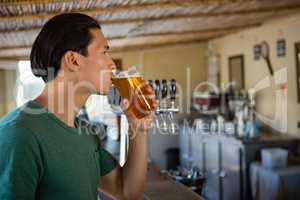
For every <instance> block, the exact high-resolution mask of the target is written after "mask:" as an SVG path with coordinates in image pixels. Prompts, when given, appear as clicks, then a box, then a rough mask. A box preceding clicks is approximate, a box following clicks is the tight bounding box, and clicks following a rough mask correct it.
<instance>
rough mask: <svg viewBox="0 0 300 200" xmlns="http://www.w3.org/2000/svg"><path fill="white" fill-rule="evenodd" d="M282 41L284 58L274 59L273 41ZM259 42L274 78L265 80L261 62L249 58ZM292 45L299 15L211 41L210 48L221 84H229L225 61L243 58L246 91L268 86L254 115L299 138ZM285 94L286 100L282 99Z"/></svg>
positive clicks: (299, 35)
mask: <svg viewBox="0 0 300 200" xmlns="http://www.w3.org/2000/svg"><path fill="white" fill-rule="evenodd" d="M282 38H283V39H285V40H286V56H285V57H277V54H276V41H277V40H278V39H282ZM261 41H267V43H268V44H269V47H270V59H271V63H272V65H273V69H274V71H275V78H272V77H270V76H269V73H268V68H267V65H266V63H265V62H264V60H262V59H260V60H259V61H255V60H254V58H253V46H254V45H255V44H257V43H260V42H261ZM296 42H300V14H297V15H292V16H288V17H286V18H282V19H274V20H272V21H269V22H267V23H265V24H264V25H262V26H261V27H257V28H252V29H248V30H245V31H242V32H239V33H236V34H232V35H228V36H226V37H222V38H219V39H215V40H212V41H210V44H211V45H212V46H213V47H214V51H215V53H218V54H220V57H221V69H220V71H221V82H223V83H228V81H229V80H228V79H229V76H228V58H229V57H230V56H233V55H239V54H243V55H244V59H245V86H246V88H247V89H248V88H251V87H254V86H257V85H260V86H263V85H268V84H269V87H267V88H265V89H262V90H260V91H259V92H258V93H257V111H258V112H259V113H260V114H261V115H263V116H265V118H266V119H267V122H268V123H269V124H270V125H271V126H273V127H274V128H277V129H279V130H280V131H283V132H287V133H289V134H293V135H296V136H300V130H299V129H298V128H297V123H298V121H300V104H299V103H297V92H296V63H295V60H296V59H295V47H294V45H295V43H296ZM270 78H271V79H270ZM285 79H286V80H285ZM274 80H275V82H274ZM260 81H262V82H260ZM259 82H260V83H259ZM258 83H259V84H258ZM282 86H286V87H287V91H284V90H281V89H280V87H282ZM285 92H286V93H285ZM286 94H287V98H285V97H284V96H285V95H286ZM286 100H287V102H285V101H286ZM286 116H287V119H285V118H286ZM268 120H269V121H268ZM284 123H286V124H284ZM284 126H285V127H284ZM285 129H286V130H285Z"/></svg>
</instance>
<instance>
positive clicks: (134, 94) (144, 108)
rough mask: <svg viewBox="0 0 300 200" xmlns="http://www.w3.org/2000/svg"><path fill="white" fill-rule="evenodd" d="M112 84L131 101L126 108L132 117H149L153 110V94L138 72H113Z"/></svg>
mask: <svg viewBox="0 0 300 200" xmlns="http://www.w3.org/2000/svg"><path fill="white" fill-rule="evenodd" d="M112 83H113V85H114V86H115V87H116V88H117V90H118V91H119V93H120V95H121V97H122V98H123V99H127V100H128V101H129V105H128V106H127V107H126V108H124V109H125V112H126V113H127V114H128V115H130V116H131V117H134V118H137V119H141V118H143V117H145V116H147V115H149V114H150V113H151V112H152V111H153V110H154V107H153V102H151V98H150V96H149V95H151V92H149V87H147V85H146V84H145V82H144V79H143V77H142V76H141V75H140V74H139V73H138V72H137V71H136V70H130V71H117V70H114V71H113V76H112Z"/></svg>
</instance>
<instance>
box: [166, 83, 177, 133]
mask: <svg viewBox="0 0 300 200" xmlns="http://www.w3.org/2000/svg"><path fill="white" fill-rule="evenodd" d="M175 100H176V81H175V79H172V80H171V82H170V106H169V107H168V117H169V121H170V122H169V132H170V133H172V134H174V133H176V131H177V127H176V123H175V119H174V113H177V112H178V108H176V106H175Z"/></svg>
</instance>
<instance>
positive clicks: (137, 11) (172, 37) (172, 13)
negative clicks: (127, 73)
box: [0, 0, 300, 59]
mask: <svg viewBox="0 0 300 200" xmlns="http://www.w3.org/2000/svg"><path fill="white" fill-rule="evenodd" d="M1 2H2V3H0V59H13V58H22V57H27V56H28V55H29V53H30V48H31V45H32V43H33V41H34V39H35V37H36V36H37V34H38V33H39V31H40V29H41V27H42V26H43V24H44V23H45V22H46V21H47V20H48V19H50V18H51V17H52V16H54V15H56V14H59V13H61V12H82V13H86V14H88V15H90V16H92V17H94V18H95V19H97V20H98V21H99V23H100V24H101V27H102V30H103V32H104V34H105V36H106V37H107V38H108V40H109V43H110V46H111V47H112V49H113V50H114V51H119V50H128V49H137V48H148V47H153V46H160V45H167V44H178V43H188V42H198V41H205V40H209V39H212V38H216V37H220V36H224V35H226V34H230V33H232V32H236V31H240V30H243V29H246V28H251V27H256V26H260V25H261V24H262V23H264V22H265V21H267V20H269V19H272V18H274V17H282V16H286V15H289V14H293V13H297V12H299V11H300V0H78V1H74V0H73V1H71V0H47V1H41V0H27V1H25V0H23V1H17V0H2V1H1Z"/></svg>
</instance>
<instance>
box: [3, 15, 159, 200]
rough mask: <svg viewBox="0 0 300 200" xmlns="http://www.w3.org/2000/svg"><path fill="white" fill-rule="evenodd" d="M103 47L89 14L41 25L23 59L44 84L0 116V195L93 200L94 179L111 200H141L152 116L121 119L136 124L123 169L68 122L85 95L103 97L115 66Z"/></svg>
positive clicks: (87, 134)
mask: <svg viewBox="0 0 300 200" xmlns="http://www.w3.org/2000/svg"><path fill="white" fill-rule="evenodd" d="M108 48H109V47H108V44H107V41H106V39H105V38H104V36H103V34H102V32H101V29H100V26H99V25H98V23H97V21H95V20H94V19H93V18H91V17H89V16H86V15H83V14H79V13H69V14H61V15H58V16H55V17H53V18H52V19H50V20H49V21H48V22H47V23H46V24H45V25H44V27H43V28H42V30H41V32H40V33H39V35H38V37H37V38H36V40H35V42H34V44H33V47H32V51H31V55H30V59H31V67H32V71H33V73H34V75H36V76H38V77H42V78H43V80H44V81H45V82H46V86H45V88H44V90H43V92H42V93H41V95H40V96H38V97H37V98H36V99H35V100H33V101H29V102H28V103H26V104H25V105H24V106H23V107H21V108H18V109H16V110H14V111H13V112H11V113H9V114H7V115H6V116H5V117H3V118H2V119H1V121H0V199H1V200H12V199H22V200H27V199H28V200H29V199H41V200H48V199H49V200H54V199H55V200H59V199H61V200H69V199H70V200H71V199H72V200H76V199H78V200H90V199H94V200H95V199H96V198H97V187H98V186H99V184H100V188H101V190H102V191H103V192H105V193H106V194H108V195H109V196H111V197H112V198H113V199H129V200H135V199H140V197H141V196H142V193H143V186H144V182H145V176H146V171H147V134H146V132H147V126H148V125H149V123H150V122H151V119H152V117H151V114H150V113H149V115H148V116H147V117H145V118H143V119H140V120H137V119H133V118H130V117H128V121H129V122H130V125H131V126H130V127H138V128H132V129H130V131H129V133H130V134H132V135H134V137H132V139H131V140H130V148H129V152H128V159H127V162H126V164H125V165H124V166H123V167H122V168H121V167H120V166H119V165H118V164H117V162H116V160H114V159H113V157H112V156H111V155H110V154H109V153H108V152H106V151H105V150H104V149H102V147H101V146H100V144H99V140H98V138H97V136H95V135H93V134H91V133H90V132H89V131H88V129H87V128H86V127H85V128H83V127H81V126H80V124H77V126H76V125H74V119H75V117H76V113H77V112H78V110H79V109H80V108H81V107H82V106H83V105H84V104H85V102H86V100H87V98H88V97H89V96H90V95H91V94H93V93H100V94H102V95H106V94H108V91H109V87H110V85H111V72H112V69H114V68H115V65H114V63H113V61H112V59H111V57H110V56H109V54H108ZM146 87H148V88H149V93H150V94H151V97H150V98H151V102H153V106H155V102H154V100H153V97H152V96H153V92H152V91H151V89H150V86H148V85H147V86H146ZM152 100H153V101H152ZM125 104H127V105H128V101H126V100H125ZM100 177H101V178H100Z"/></svg>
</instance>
